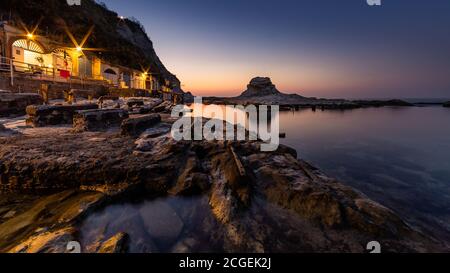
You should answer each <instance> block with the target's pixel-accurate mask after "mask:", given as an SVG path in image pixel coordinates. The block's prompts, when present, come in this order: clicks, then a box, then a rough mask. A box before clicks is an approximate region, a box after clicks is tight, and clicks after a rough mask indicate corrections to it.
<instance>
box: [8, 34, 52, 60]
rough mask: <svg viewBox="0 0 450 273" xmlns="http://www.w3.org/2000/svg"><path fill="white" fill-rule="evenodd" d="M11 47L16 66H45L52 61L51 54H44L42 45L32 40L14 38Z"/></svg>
mask: <svg viewBox="0 0 450 273" xmlns="http://www.w3.org/2000/svg"><path fill="white" fill-rule="evenodd" d="M11 49H12V53H11V56H12V59H13V60H14V62H15V63H16V66H18V67H26V66H27V65H36V66H45V65H46V64H49V65H51V64H52V63H53V59H52V56H51V55H49V54H44V49H43V47H42V46H41V45H39V44H38V43H37V42H35V41H32V40H26V39H19V40H16V41H15V42H14V43H13V44H12V47H11ZM20 64H22V65H20Z"/></svg>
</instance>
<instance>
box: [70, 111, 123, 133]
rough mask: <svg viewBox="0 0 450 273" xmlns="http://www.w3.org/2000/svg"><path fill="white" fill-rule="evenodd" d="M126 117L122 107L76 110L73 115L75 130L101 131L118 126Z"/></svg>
mask: <svg viewBox="0 0 450 273" xmlns="http://www.w3.org/2000/svg"><path fill="white" fill-rule="evenodd" d="M127 118H128V112H127V111H125V110H123V109H98V110H86V111H78V112H77V113H76V114H75V115H74V117H73V128H74V131H75V132H84V131H101V130H107V129H109V128H112V127H118V126H120V125H121V124H122V122H123V121H124V120H125V119H127Z"/></svg>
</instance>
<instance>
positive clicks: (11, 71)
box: [0, 57, 116, 86]
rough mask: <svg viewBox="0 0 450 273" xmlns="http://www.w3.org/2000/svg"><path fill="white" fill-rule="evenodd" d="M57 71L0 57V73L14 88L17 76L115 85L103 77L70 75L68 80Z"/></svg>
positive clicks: (82, 83)
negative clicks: (7, 76) (4, 75)
mask: <svg viewBox="0 0 450 273" xmlns="http://www.w3.org/2000/svg"><path fill="white" fill-rule="evenodd" d="M59 71H61V70H60V69H57V68H54V67H46V66H43V65H36V64H30V63H25V62H21V61H17V60H14V59H11V58H7V57H0V73H7V74H8V75H9V77H10V83H11V86H14V81H15V79H16V78H18V77H19V76H20V77H29V78H30V79H35V80H45V81H52V82H63V83H69V84H81V85H84V84H99V83H101V84H115V83H112V82H110V81H107V80H106V79H105V78H104V77H103V75H92V76H90V77H89V76H85V75H84V76H73V75H70V76H69V77H68V78H65V77H62V76H61V75H59V74H58V72H59ZM115 85H116V84H115Z"/></svg>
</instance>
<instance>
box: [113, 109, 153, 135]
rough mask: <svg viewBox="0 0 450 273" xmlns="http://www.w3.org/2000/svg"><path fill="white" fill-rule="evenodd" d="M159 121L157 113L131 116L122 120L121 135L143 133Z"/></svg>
mask: <svg viewBox="0 0 450 273" xmlns="http://www.w3.org/2000/svg"><path fill="white" fill-rule="evenodd" d="M160 122H161V116H160V115H158V114H149V115H140V116H133V117H131V118H128V119H126V120H124V121H123V122H122V125H121V130H122V135H130V136H136V135H139V134H141V133H143V132H144V131H145V130H147V129H148V128H150V127H152V126H155V125H156V124H158V123H160Z"/></svg>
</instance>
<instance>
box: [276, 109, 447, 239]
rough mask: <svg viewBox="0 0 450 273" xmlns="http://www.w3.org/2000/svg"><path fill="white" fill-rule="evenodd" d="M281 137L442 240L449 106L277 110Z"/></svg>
mask: <svg viewBox="0 0 450 273" xmlns="http://www.w3.org/2000/svg"><path fill="white" fill-rule="evenodd" d="M280 123H281V127H282V128H281V130H282V131H285V132H286V133H287V138H286V139H284V140H282V142H283V144H287V145H289V146H292V147H294V148H295V149H296V150H297V151H298V153H299V156H300V157H301V158H303V159H306V160H307V161H310V162H311V163H313V164H314V165H316V166H317V167H319V168H320V169H322V170H323V171H325V172H326V173H328V174H329V175H331V176H334V177H337V178H339V179H340V180H341V181H342V182H343V183H346V184H348V185H350V186H352V187H354V188H356V189H358V190H360V191H361V192H363V193H365V194H366V195H368V196H369V197H370V198H372V199H375V200H376V201H378V202H380V203H381V204H383V205H385V206H387V207H389V208H391V209H393V210H395V211H396V212H397V213H398V214H399V215H401V216H402V217H403V218H404V219H407V220H409V222H411V223H413V224H415V225H417V226H419V227H421V228H422V229H423V230H424V231H425V233H428V234H434V235H435V236H436V237H438V238H440V239H442V240H446V241H448V242H450V111H448V109H445V108H442V107H422V108H419V107H408V108H401V107H400V108H395V107H387V108H369V109H357V110H351V111H325V112H321V111H318V112H313V111H311V110H304V111H298V112H294V113H291V112H290V113H287V112H283V113H281V114H280Z"/></svg>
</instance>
